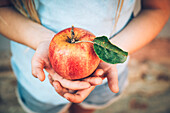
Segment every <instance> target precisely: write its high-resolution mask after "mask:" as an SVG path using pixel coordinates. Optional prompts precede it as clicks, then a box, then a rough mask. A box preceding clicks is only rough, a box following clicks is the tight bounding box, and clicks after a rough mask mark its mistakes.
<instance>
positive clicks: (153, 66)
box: [0, 38, 170, 113]
mask: <svg viewBox="0 0 170 113" xmlns="http://www.w3.org/2000/svg"><path fill="white" fill-rule="evenodd" d="M169 42H170V39H169V38H166V39H164V38H157V39H155V40H154V41H152V42H151V43H150V44H148V45H147V46H145V47H144V48H143V49H141V50H139V51H138V52H135V53H134V54H132V55H131V59H130V62H129V85H128V87H127V88H126V89H125V91H124V93H122V95H121V98H119V99H118V100H117V101H115V102H114V103H113V104H112V105H111V106H109V107H107V108H106V109H101V110H97V111H96V112H95V113H170V105H169V102H170V44H169ZM15 87H16V79H15V76H14V74H13V72H12V70H11V67H10V54H9V53H8V52H2V53H1V54H0V113H25V112H24V111H23V109H22V108H21V107H20V105H19V103H18V101H17V98H16V95H15Z"/></svg>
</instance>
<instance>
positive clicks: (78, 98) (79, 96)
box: [64, 86, 95, 103]
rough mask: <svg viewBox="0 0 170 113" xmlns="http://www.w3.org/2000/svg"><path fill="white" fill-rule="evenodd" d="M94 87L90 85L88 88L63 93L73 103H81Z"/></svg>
mask: <svg viewBox="0 0 170 113" xmlns="http://www.w3.org/2000/svg"><path fill="white" fill-rule="evenodd" d="M94 88H95V86H91V87H90V88H88V89H84V90H79V91H77V93H75V94H70V93H65V94H64V97H65V98H66V99H67V100H69V101H70V102H73V103H81V102H83V100H84V99H86V97H87V96H88V95H89V94H90V93H91V91H92V90H93V89H94Z"/></svg>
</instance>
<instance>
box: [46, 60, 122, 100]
mask: <svg viewBox="0 0 170 113" xmlns="http://www.w3.org/2000/svg"><path fill="white" fill-rule="evenodd" d="M95 77H100V78H101V79H104V78H105V77H107V79H108V84H109V87H110V89H111V91H112V92H114V93H117V92H118V91H119V87H118V75H117V69H116V65H113V64H108V63H105V62H101V63H100V64H99V66H98V68H97V69H96V71H95V72H94V73H93V75H92V77H88V78H86V79H84V80H83V81H88V82H90V81H93V82H94V81H95V79H94V78H95ZM49 80H50V83H51V84H52V85H53V86H54V88H55V90H56V92H58V93H59V94H60V95H61V96H63V97H65V98H66V99H68V100H69V101H71V102H73V103H81V102H82V101H83V100H84V99H85V98H86V97H87V96H88V95H89V94H90V93H91V91H93V89H94V88H95V86H96V85H99V84H93V85H92V86H91V87H89V88H85V89H83V90H70V89H68V88H65V87H63V86H62V85H61V84H60V83H59V82H58V81H57V80H55V78H54V79H53V78H52V77H51V76H50V75H49Z"/></svg>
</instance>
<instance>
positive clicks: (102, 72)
mask: <svg viewBox="0 0 170 113" xmlns="http://www.w3.org/2000/svg"><path fill="white" fill-rule="evenodd" d="M103 74H104V70H103V69H96V71H95V72H94V73H93V76H95V77H101V76H102V75H103Z"/></svg>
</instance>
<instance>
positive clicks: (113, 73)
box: [107, 65, 119, 93]
mask: <svg viewBox="0 0 170 113" xmlns="http://www.w3.org/2000/svg"><path fill="white" fill-rule="evenodd" d="M107 80H108V85H109V88H110V90H111V91H112V92H114V93H118V92H119V86H118V73H117V69H116V65H114V67H113V68H111V69H109V70H108V74H107Z"/></svg>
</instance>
